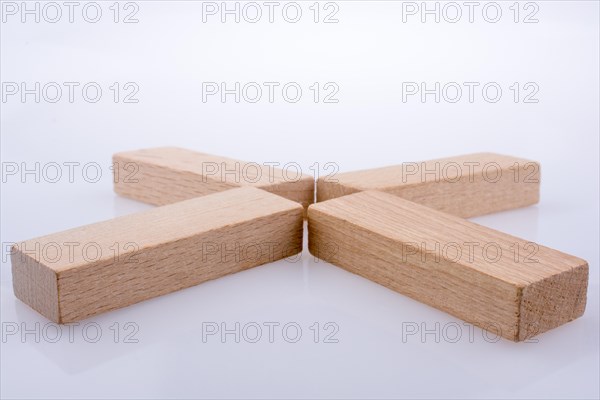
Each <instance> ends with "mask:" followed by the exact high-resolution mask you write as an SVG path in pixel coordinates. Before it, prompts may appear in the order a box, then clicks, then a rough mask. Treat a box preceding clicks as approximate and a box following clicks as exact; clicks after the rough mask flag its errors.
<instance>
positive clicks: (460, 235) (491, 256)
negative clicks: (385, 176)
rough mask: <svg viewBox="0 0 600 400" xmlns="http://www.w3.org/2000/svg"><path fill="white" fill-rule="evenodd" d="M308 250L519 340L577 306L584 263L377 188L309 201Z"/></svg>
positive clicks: (581, 302) (570, 315)
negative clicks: (320, 201) (315, 201)
mask: <svg viewBox="0 0 600 400" xmlns="http://www.w3.org/2000/svg"><path fill="white" fill-rule="evenodd" d="M308 232H309V239H308V240H309V249H310V252H311V253H312V254H314V255H315V256H317V257H319V258H321V259H323V260H325V261H328V262H331V263H332V264H335V265H337V266H340V267H342V268H344V269H347V270H348V271H350V272H353V273H355V274H358V275H361V276H363V277H365V278H367V279H370V280H372V281H374V282H377V283H379V284H381V285H384V286H387V287H388V288H390V289H392V290H395V291H397V292H400V293H402V294H405V295H407V296H410V297H412V298H414V299H416V300H419V301H421V302H423V303H426V304H428V305H430V306H433V307H436V308H438V309H440V310H443V311H446V312H448V313H450V314H452V315H454V316H456V317H459V318H462V319H464V320H465V321H467V322H469V323H472V324H474V325H477V326H480V327H482V328H484V329H488V330H490V331H493V332H496V333H498V334H499V335H501V336H503V337H505V338H508V339H511V340H514V341H520V340H524V339H526V338H529V337H531V336H534V335H536V334H538V333H542V332H545V331H547V330H549V329H552V328H554V327H557V326H559V325H562V324H564V323H566V322H568V321H571V320H573V319H575V318H577V317H579V316H581V315H582V314H583V311H584V309H585V303H586V292H587V282H588V264H587V263H586V262H585V261H584V260H582V259H579V258H576V257H573V256H570V255H567V254H564V253H561V252H559V251H556V250H552V249H549V248H547V247H544V246H540V245H537V244H535V243H531V242H527V241H525V240H523V239H519V238H516V237H513V236H510V235H507V234H504V233H501V232H498V231H495V230H493V229H489V228H486V227H483V226H480V225H477V224H475V223H472V222H469V221H467V220H463V219H461V218H458V217H455V216H452V215H449V214H445V213H442V212H439V211H435V210H433V209H431V208H428V207H425V206H422V205H419V204H416V203H413V202H410V201H407V200H404V199H401V198H399V197H397V196H393V195H390V194H387V193H383V192H379V191H365V192H361V193H356V194H352V195H349V196H344V197H340V198H337V199H333V200H329V201H325V202H323V203H317V204H313V205H312V206H310V207H309V209H308Z"/></svg>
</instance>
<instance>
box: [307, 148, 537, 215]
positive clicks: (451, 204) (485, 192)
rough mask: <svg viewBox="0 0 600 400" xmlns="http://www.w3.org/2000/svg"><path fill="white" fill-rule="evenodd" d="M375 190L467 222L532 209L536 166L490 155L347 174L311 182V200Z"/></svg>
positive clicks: (452, 158) (523, 161)
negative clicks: (313, 187)
mask: <svg viewBox="0 0 600 400" xmlns="http://www.w3.org/2000/svg"><path fill="white" fill-rule="evenodd" d="M363 190H381V191H384V192H387V193H391V194H394V195H396V196H400V197H402V198H404V199H407V200H411V201H414V202H416V203H419V204H423V205H426V206H428V207H431V208H434V209H436V210H439V211H444V212H447V213H450V214H453V215H457V216H459V217H463V218H468V217H474V216H478V215H484V214H489V213H493V212H498V211H503V210H509V209H513V208H518V207H524V206H528V205H531V204H535V203H537V202H538V201H539V198H540V165H539V163H537V162H535V161H529V160H525V159H522V158H515V157H510V156H504V155H500V154H493V153H478V154H469V155H464V156H458V157H450V158H442V159H438V160H431V161H425V162H416V163H404V164H401V165H396V166H390V167H383V168H375V169H369V170H363V171H355V172H347V173H342V174H337V175H334V176H330V177H323V178H320V179H319V180H318V181H317V201H325V200H329V199H333V198H336V197H340V196H345V195H348V194H351V193H356V192H360V191H363Z"/></svg>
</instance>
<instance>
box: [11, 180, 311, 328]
mask: <svg viewBox="0 0 600 400" xmlns="http://www.w3.org/2000/svg"><path fill="white" fill-rule="evenodd" d="M302 229H303V208H302V207H301V206H300V204H298V203H295V202H293V201H290V200H287V199H284V198H282V197H280V196H276V195H273V194H271V193H268V192H266V191H263V190H259V189H256V188H250V187H246V188H236V189H231V190H228V191H224V192H220V193H215V194H212V195H207V196H204V197H198V198H194V199H190V200H186V201H182V202H178V203H175V204H171V205H167V206H163V207H157V208H154V209H151V210H148V211H145V212H141V213H137V214H132V215H127V216H123V217H119V218H116V219H113V220H109V221H104V222H99V223H96V224H92V225H88V226H83V227H80V228H75V229H71V230H67V231H64V232H61V233H55V234H52V235H48V236H44V237H40V238H37V239H32V240H28V241H25V242H22V243H18V244H16V245H14V246H13V249H12V250H13V251H12V254H11V262H12V274H13V286H14V292H15V295H16V296H17V298H19V299H20V300H22V301H23V302H25V303H26V304H28V305H29V306H31V307H32V308H33V309H35V310H36V311H38V312H39V313H41V314H42V315H44V316H45V317H47V318H48V319H50V320H52V321H55V322H58V323H68V322H73V321H77V320H80V319H83V318H87V317H90V316H93V315H96V314H99V313H102V312H105V311H110V310H114V309H117V308H120V307H125V306H128V305H130V304H134V303H137V302H140V301H143V300H146V299H150V298H152V297H156V296H160V295H163V294H166V293H170V292H173V291H176V290H179V289H183V288H186V287H189V286H193V285H197V284H199V283H202V282H204V281H207V280H210V279H215V278H219V277H221V276H224V275H227V274H231V273H234V272H239V271H242V270H245V269H248V268H251V267H255V266H258V265H261V264H264V263H267V262H271V261H275V260H278V259H282V258H285V257H289V256H292V255H294V254H297V253H299V252H300V251H301V250H302Z"/></svg>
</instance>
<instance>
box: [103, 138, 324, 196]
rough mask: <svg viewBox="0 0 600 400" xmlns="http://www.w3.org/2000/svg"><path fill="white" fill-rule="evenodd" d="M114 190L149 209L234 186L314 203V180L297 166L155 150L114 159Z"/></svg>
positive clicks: (167, 149) (174, 149) (170, 149)
mask: <svg viewBox="0 0 600 400" xmlns="http://www.w3.org/2000/svg"><path fill="white" fill-rule="evenodd" d="M113 163H114V166H115V168H114V174H115V177H114V178H115V179H114V185H115V191H116V192H117V193H118V194H120V195H122V196H126V197H130V198H132V199H135V200H139V201H143V202H145V203H150V204H154V205H165V204H171V203H175V202H178V201H182V200H187V199H191V198H194V197H199V196H205V195H207V194H211V193H216V192H221V191H223V190H228V189H231V188H235V187H243V186H251V187H256V188H259V189H263V190H266V191H268V192H271V193H274V194H277V195H279V196H282V197H285V198H287V199H290V200H293V201H295V202H298V203H300V204H302V205H303V206H304V207H305V208H306V207H308V205H309V204H312V203H313V201H314V188H315V180H314V178H313V177H312V176H310V175H306V174H302V171H300V170H299V166H298V165H297V164H296V165H295V166H294V165H292V164H290V165H288V166H287V168H285V169H281V168H276V167H275V166H274V165H272V164H269V163H263V164H258V163H253V162H247V161H239V160H234V159H231V158H225V157H219V156H213V155H210V154H204V153H198V152H195V151H191V150H186V149H180V148H177V147H160V148H153V149H143V150H137V151H128V152H122V153H117V154H115V155H114V156H113Z"/></svg>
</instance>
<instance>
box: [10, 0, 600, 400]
mask: <svg viewBox="0 0 600 400" xmlns="http://www.w3.org/2000/svg"><path fill="white" fill-rule="evenodd" d="M28 4H29V5H30V7H32V8H33V7H34V3H33V2H31V3H28ZM84 4H85V3H81V5H80V6H79V8H77V9H76V10H75V14H74V18H75V20H74V22H73V23H69V21H68V15H66V13H67V11H68V9H67V8H66V7H63V8H62V11H63V14H64V15H63V17H62V19H61V21H59V22H58V23H48V22H46V21H44V19H43V16H42V19H41V20H40V22H39V23H36V22H35V21H33V17H32V16H28V17H27V18H28V19H27V20H26V21H25V22H24V23H23V22H21V19H20V17H21V16H20V14H17V15H9V14H8V13H4V14H3V18H5V21H3V23H2V30H1V34H2V38H1V65H0V66H1V75H2V76H1V80H2V82H3V85H5V84H6V82H16V83H18V84H20V83H21V82H25V83H26V84H27V85H28V87H29V88H32V87H33V85H34V83H35V82H40V83H41V85H42V86H43V85H44V84H46V83H48V82H59V83H62V82H78V83H80V86H79V89H76V91H75V98H74V101H73V102H72V103H71V102H69V100H68V96H67V94H68V93H67V92H66V91H65V92H64V93H63V98H61V100H60V101H58V102H57V103H50V102H48V101H46V100H45V99H44V97H42V98H41V99H40V102H39V103H36V102H35V99H34V96H33V95H28V96H27V97H26V98H25V102H22V101H21V98H20V95H18V94H17V95H14V96H8V97H6V98H3V101H2V103H1V107H2V113H1V130H2V133H1V137H2V143H1V144H2V162H3V171H5V172H6V168H10V166H14V165H15V164H14V163H16V165H17V166H19V173H17V174H16V175H10V176H3V183H2V210H1V220H2V231H1V233H2V243H3V246H2V258H3V260H2V261H3V262H2V270H1V295H2V302H1V319H2V324H3V325H2V329H3V332H5V331H6V330H7V329H9V328H10V327H15V326H17V327H18V328H19V332H18V333H17V334H15V335H9V336H6V335H5V337H4V338H3V342H2V343H1V356H2V357H1V385H0V386H1V395H2V397H7V398H19V397H22V398H46V397H51V398H87V397H94V398H101V397H137V398H145V397H157V398H164V397H171V398H187V397H227V398H236V397H258V398H269V397H277V398H287V397H302V398H307V397H344V398H347V397H356V398H364V397H378V398H387V397H411V398H414V397H428V398H431V397H435V398H440V397H441V398H446V397H450V398H453V397H460V398H463V397H477V398H482V397H488V398H499V397H503V398H504V397H515V398H516V397H518V398H526V397H538V398H598V397H599V396H600V394H599V385H598V376H599V346H598V338H599V322H598V315H599V310H598V305H599V298H598V281H599V279H598V278H599V275H598V261H599V257H598V243H599V233H598V228H599V215H598V204H599V199H598V190H599V189H598V181H599V177H598V168H599V165H598V164H599V154H598V152H599V150H598V149H599V143H598V134H599V115H598V110H599V90H598V88H599V81H598V71H599V63H598V56H599V51H598V49H599V42H598V40H599V39H598V38H599V7H598V3H597V2H595V1H571V2H566V1H565V2H562V1H538V2H536V3H535V5H537V6H538V8H539V11H537V13H536V15H535V18H537V19H538V20H539V22H538V23H527V24H526V23H523V22H522V19H523V17H524V15H525V14H529V12H531V11H532V10H533V8H531V7H533V6H528V7H530V8H528V9H527V10H525V9H524V7H525V5H524V3H521V4H520V5H519V7H520V9H521V14H520V16H519V19H520V21H519V22H518V23H515V22H514V21H513V18H514V12H513V11H512V10H511V9H510V8H509V7H511V6H512V4H513V2H512V1H510V2H499V3H498V4H499V5H500V7H501V9H502V17H501V19H500V21H499V22H497V23H489V22H486V21H485V19H483V17H482V13H481V9H482V6H483V4H485V3H481V5H480V6H479V8H477V9H476V10H475V14H474V18H475V21H474V22H473V23H469V21H468V15H466V13H467V11H468V9H467V8H466V7H464V6H463V7H462V11H463V16H462V19H461V20H460V21H458V22H457V23H448V22H447V21H445V20H444V19H443V18H442V19H441V20H440V22H439V23H436V22H435V21H433V17H432V16H429V17H428V19H427V20H426V22H425V23H422V22H421V20H420V17H419V15H417V16H407V20H406V22H403V13H402V10H403V8H402V7H403V5H402V3H401V2H393V1H380V2H362V1H338V2H336V4H337V6H338V7H339V11H338V12H337V13H336V15H335V18H337V19H338V20H339V22H338V23H323V22H322V21H320V22H318V23H315V22H314V21H313V17H314V14H313V12H312V11H311V10H310V9H309V6H310V5H311V4H312V2H310V3H302V4H301V7H302V11H303V14H302V18H301V20H300V21H299V22H298V23H289V22H286V21H285V20H284V19H283V18H282V14H281V7H282V6H280V7H279V8H278V9H276V12H275V15H274V18H275V22H274V23H269V22H268V20H267V16H265V15H263V18H262V19H261V20H260V21H259V22H257V23H248V22H245V21H244V20H243V19H242V20H241V21H240V23H235V22H234V21H233V20H232V17H231V16H230V17H228V18H229V19H228V22H226V23H221V22H220V18H219V16H218V15H217V16H208V20H207V22H206V23H203V21H202V18H203V17H202V3H201V2H193V1H184V2H171V3H167V2H158V1H157V2H137V3H136V4H137V6H138V8H139V10H138V11H137V13H136V15H135V18H137V19H138V21H139V22H138V23H131V24H125V23H122V22H121V19H122V18H123V16H124V14H125V13H126V11H127V13H128V12H130V11H132V10H133V9H132V8H131V7H130V8H128V9H124V4H121V5H120V7H119V8H120V10H121V14H120V15H119V20H120V22H118V23H115V22H113V17H114V14H113V11H112V10H111V9H110V8H109V7H110V6H111V4H112V2H106V3H100V5H101V8H102V12H103V14H102V17H101V20H100V21H99V22H98V23H95V24H94V23H88V22H86V21H85V20H84V19H83V18H82V14H81V10H82V6H83V5H84ZM230 4H231V3H230ZM281 4H282V5H283V4H284V3H281ZM460 4H462V3H460ZM242 5H243V4H242ZM441 5H442V6H443V5H444V3H442V4H441ZM17 6H19V7H20V2H19V3H17ZM42 6H43V3H41V4H40V7H42ZM3 7H4V6H3ZM323 7H324V3H321V4H320V9H321V12H322V14H321V15H320V20H322V18H323V16H324V14H325V11H324V10H323ZM331 10H332V9H331V8H329V9H328V10H327V11H331ZM47 11H48V12H50V10H49V9H48V10H47ZM266 11H267V8H266V7H263V12H266ZM489 11H490V15H491V16H492V17H493V12H492V11H491V10H489ZM327 13H328V12H327ZM53 15H54V14H51V15H50V18H53ZM90 15H91V16H92V17H93V12H92V11H90ZM292 16H293V14H292ZM87 82H97V83H98V84H99V85H100V86H101V87H102V89H103V93H102V97H101V98H100V100H99V101H98V102H96V103H88V102H87V101H85V99H83V98H82V96H81V90H80V88H81V87H82V86H83V85H84V84H85V83H87ZM114 82H119V85H120V86H121V90H123V85H124V84H125V83H127V82H134V83H135V84H136V85H137V86H138V87H139V92H138V93H137V94H136V95H135V96H134V97H135V98H136V99H137V100H138V102H137V103H124V102H122V98H120V99H119V102H117V103H115V102H114V100H113V97H112V96H113V92H112V91H111V90H110V89H109V86H111V85H112V84H113V83H114ZM202 82H227V84H228V85H229V87H232V86H233V84H234V82H241V83H242V85H243V84H244V83H247V82H280V83H281V85H283V84H285V83H287V82H297V83H298V84H299V85H300V86H301V87H302V89H303V94H302V97H301V99H300V101H298V102H296V103H289V102H286V101H285V100H284V99H283V98H282V97H281V92H280V91H279V92H277V91H276V92H275V95H276V97H275V99H274V102H273V103H270V102H269V101H268V99H266V94H263V95H264V96H265V97H263V99H262V100H261V101H259V102H257V103H248V102H245V101H243V99H242V101H240V103H236V102H235V101H233V96H229V97H227V98H226V102H225V103H222V102H221V100H220V98H219V97H218V96H213V97H211V98H209V99H208V100H207V101H206V102H203V101H202ZM314 82H319V83H320V85H321V86H323V85H324V84H325V83H327V82H334V83H335V84H337V85H338V87H339V92H338V93H337V94H336V95H335V98H336V99H337V100H338V102H337V103H323V102H322V101H319V102H318V103H315V102H314V100H313V97H312V95H313V92H311V90H310V89H309V86H311V85H312V84H313V83H314ZM402 82H427V84H428V85H429V87H433V85H434V82H441V84H442V86H443V84H444V83H447V82H459V83H462V82H479V83H480V86H479V88H481V86H483V85H484V84H485V83H487V82H497V83H498V85H500V87H501V88H502V89H503V93H502V97H501V98H500V100H499V101H498V102H496V103H491V102H488V101H486V100H485V99H483V98H482V96H481V90H480V89H479V91H476V92H475V98H474V101H473V102H472V103H471V102H469V101H468V98H467V94H466V93H463V98H462V99H461V100H460V101H458V102H457V103H449V102H447V101H445V100H444V99H443V98H442V99H441V101H440V102H439V103H436V102H435V101H434V100H433V96H432V95H430V96H428V97H426V99H425V102H424V103H423V102H421V100H420V99H419V97H418V96H412V97H410V98H408V99H407V101H406V102H403V99H402ZM514 82H519V85H520V87H521V90H523V85H524V84H526V83H528V82H533V83H535V84H536V85H537V87H539V92H538V93H537V94H536V95H535V96H534V98H536V99H537V100H538V102H537V103H524V102H523V101H522V100H523V99H522V98H520V99H519V101H518V102H517V103H515V102H514V98H513V94H514V92H513V91H511V89H510V88H509V87H510V86H511V85H512V84H513V83H514ZM280 87H281V86H280ZM4 89H5V88H4ZM4 89H3V95H6V92H5V90H4ZM124 93H125V92H121V94H124ZM521 94H522V95H523V94H525V92H521ZM49 96H52V97H53V96H54V95H53V94H49ZM320 100H321V99H320ZM164 145H176V146H181V147H188V148H191V149H195V150H198V151H203V152H208V153H213V154H217V155H224V156H228V157H233V158H239V159H244V160H253V161H257V162H266V161H277V162H281V163H282V164H284V163H288V162H297V163H299V164H300V165H301V166H302V168H303V171H304V172H306V173H311V174H312V173H313V171H312V170H311V169H310V167H311V166H313V165H314V163H316V162H318V163H319V164H320V166H321V169H322V166H323V164H324V163H326V162H334V163H336V164H337V165H338V166H339V169H340V171H349V170H355V169H362V168H371V167H376V166H383V165H392V164H398V163H400V162H404V161H420V160H427V159H432V158H437V157H447V156H452V155H459V154H465V153H470V152H479V151H493V152H498V153H505V154H510V155H514V156H520V157H524V158H529V159H534V160H537V161H540V162H541V164H542V192H541V201H540V203H539V204H538V205H536V206H533V207H528V208H524V209H519V210H514V211H510V212H504V213H499V214H495V215H489V216H485V217H480V218H474V219H473V220H474V221H476V222H478V223H481V224H484V225H486V226H489V227H492V228H496V229H499V230H501V231H504V232H507V233H510V234H513V235H516V236H519V237H523V238H525V239H527V240H532V241H536V242H538V243H540V244H543V245H546V246H550V247H553V248H556V249H558V250H561V251H564V252H567V253H570V254H573V255H576V256H579V257H581V258H584V259H586V260H587V261H588V262H589V265H590V281H589V290H588V303H587V309H586V312H585V314H584V316H583V317H582V318H580V319H578V320H576V321H574V322H571V323H569V324H567V325H564V326H562V327H560V328H557V329H555V330H553V331H551V332H548V333H545V334H542V335H540V336H539V337H537V341H535V342H533V343H512V342H509V341H506V340H503V339H501V340H499V341H497V342H495V341H493V340H490V338H486V336H485V334H484V332H483V331H481V330H480V329H477V328H473V331H472V335H470V329H471V328H470V327H469V326H468V325H463V322H462V321H460V320H458V319H455V318H453V317H451V316H449V315H447V314H445V313H442V312H440V311H437V310H435V309H433V308H430V307H428V306H425V305H423V304H420V303H418V302H416V301H413V300H411V299H409V298H407V297H404V296H402V295H400V294H397V293H395V292H392V291H389V290H387V289H385V288H383V287H381V286H378V285H376V284H374V283H372V282H370V281H368V280H365V279H362V278H359V277H357V276H354V275H352V274H350V273H347V272H345V271H343V270H341V269H339V268H336V267H334V266H332V265H329V264H327V263H324V262H315V260H314V258H313V257H312V256H310V255H309V254H308V253H307V252H306V251H305V253H304V254H303V255H302V258H301V260H300V261H297V262H294V263H291V262H287V261H279V262H276V263H272V264H269V265H265V266H261V267H258V268H255V269H252V270H249V271H246V272H243V273H240V274H236V275H232V276H228V277H225V278H221V279H218V280H216V281H212V282H208V283H205V284H202V285H200V286H197V287H193V288H190V289H186V290H182V291H180V292H177V293H173V294H170V295H166V296H163V297H161V298H156V299H153V300H150V301H146V302H144V303H141V304H137V305H134V306H131V307H127V308H125V309H121V310H118V311H114V312H110V313H107V314H104V315H99V316H97V317H94V318H93V319H90V320H87V321H82V322H81V324H80V325H79V326H75V327H73V328H72V329H73V340H72V341H73V343H71V342H70V340H69V332H68V329H67V328H63V335H62V337H61V338H60V339H59V340H58V341H57V342H56V343H50V341H49V340H48V339H49V338H52V337H54V335H55V331H53V330H52V329H53V328H54V327H53V326H52V325H47V324H48V321H47V320H46V319H44V318H43V317H41V316H40V315H38V314H37V313H35V312H34V311H32V310H31V309H30V308H29V307H27V306H26V305H24V304H23V303H21V302H20V301H18V300H17V299H16V298H15V297H14V295H13V290H12V282H11V281H12V277H11V271H10V262H8V261H7V260H6V253H7V250H6V246H5V244H6V243H9V242H16V241H19V240H24V239H30V238H33V237H36V236H40V235H45V234H49V233H52V232H56V231H61V230H64V229H67V228H71V227H76V226H80V225H84V224H88V223H92V222H96V221H101V220H105V219H110V218H112V217H115V216H118V215H123V214H128V213H132V212H135V211H138V210H143V209H147V208H149V207H150V206H148V205H144V204H141V203H138V202H135V201H132V200H128V199H124V198H120V197H118V196H116V195H115V194H114V192H113V191H112V182H111V175H110V174H111V170H110V164H111V155H112V154H113V153H114V152H117V151H123V150H133V149H137V148H144V147H152V146H164ZM36 162H38V163H40V168H43V167H44V166H46V165H49V164H48V163H52V162H56V163H59V164H63V163H65V162H79V163H80V165H79V167H77V168H76V169H75V176H74V179H73V180H74V182H73V183H70V182H69V179H68V176H67V173H68V170H67V169H66V168H64V169H63V171H62V172H63V176H62V178H61V179H60V180H59V182H58V183H50V182H48V180H47V179H44V176H41V177H40V182H39V183H37V182H36V177H35V176H34V175H32V174H29V175H24V176H23V175H22V174H21V172H22V167H26V168H30V169H31V168H34V167H35V163H36ZM22 163H24V164H22ZM86 163H98V165H100V166H101V171H102V177H101V179H100V180H99V181H98V182H96V183H89V182H87V181H86V179H84V177H83V176H82V166H83V165H84V164H86ZM94 165H95V164H94ZM313 169H314V167H313ZM47 171H48V172H50V171H49V170H47ZM93 171H94V170H93V169H92V170H88V172H89V173H90V175H91V178H90V176H89V175H86V178H88V180H91V179H93V175H94V174H92V172H93ZM127 322H131V323H132V324H130V325H125V324H126V323H127ZM206 322H216V323H218V324H220V323H222V322H224V323H226V324H227V326H228V327H229V328H232V327H233V326H234V324H235V323H236V322H239V323H240V324H241V326H244V325H245V324H248V323H251V322H256V323H258V324H260V325H262V324H264V323H265V322H277V323H279V324H280V326H279V328H277V329H276V331H275V337H274V341H273V343H270V342H269V340H268V337H267V331H266V328H265V330H264V331H263V337H262V339H261V340H260V341H259V342H258V343H249V342H247V341H245V340H244V339H243V338H242V339H241V340H240V343H236V342H235V340H234V337H233V335H229V336H227V337H226V340H225V342H224V343H222V341H221V339H220V338H219V337H218V336H211V337H208V338H207V340H206V342H204V341H203V339H202V326H203V323H206ZM289 322H294V323H297V324H298V325H299V326H301V328H302V336H301V339H300V340H299V341H298V342H297V343H288V342H287V341H286V340H285V338H284V337H283V336H282V333H281V327H282V326H283V325H284V324H286V323H289ZM315 322H318V323H319V324H320V325H319V331H320V336H319V338H318V343H315V342H314V332H313V330H311V329H310V327H311V326H314V325H313V324H314V323H315ZM327 322H332V323H334V324H336V326H337V327H339V331H338V332H337V333H335V335H334V337H333V338H335V339H337V341H338V342H337V343H324V334H325V333H326V331H325V330H324V325H325V324H326V323H327ZM36 323H39V327H40V330H41V331H42V332H41V337H40V339H39V340H36V337H35V335H34V334H27V335H25V336H22V335H21V333H22V332H21V330H22V329H30V330H33V331H35V329H36ZM115 323H117V324H118V325H115ZM436 323H439V325H437V326H439V328H438V329H437V331H438V333H440V339H439V343H438V342H437V341H436V337H435V335H434V334H428V335H426V336H425V337H421V335H420V334H417V335H412V336H406V335H404V337H403V331H404V333H406V330H407V327H408V326H418V327H421V326H422V327H424V328H427V329H431V330H434V331H435V330H436ZM86 324H97V325H93V326H92V328H93V327H100V329H101V330H102V336H101V338H100V339H99V341H98V342H97V343H90V342H88V341H86V340H85V338H84V337H83V333H84V332H83V326H85V325H86ZM415 324H416V325H415ZM422 324H424V325H422ZM456 326H460V327H462V332H461V336H459V337H458V339H457V340H456V342H455V343H452V341H451V340H449V339H452V338H454V336H456ZM44 327H46V330H45V331H44ZM134 329H136V332H135V334H134V335H133V337H130V339H132V338H133V339H136V340H137V343H125V342H126V340H125V335H126V334H127V333H131V332H133V330H134ZM452 329H454V330H452ZM115 330H117V331H118V332H119V337H118V338H117V342H118V343H115ZM328 331H329V332H331V328H330V329H329V330H328ZM5 333H6V332H5ZM87 333H88V335H89V337H93V336H94V334H95V332H94V330H93V329H91V330H90V331H88V332H87ZM290 333H293V331H290ZM290 336H293V335H290ZM491 339H494V337H493V335H491Z"/></svg>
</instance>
